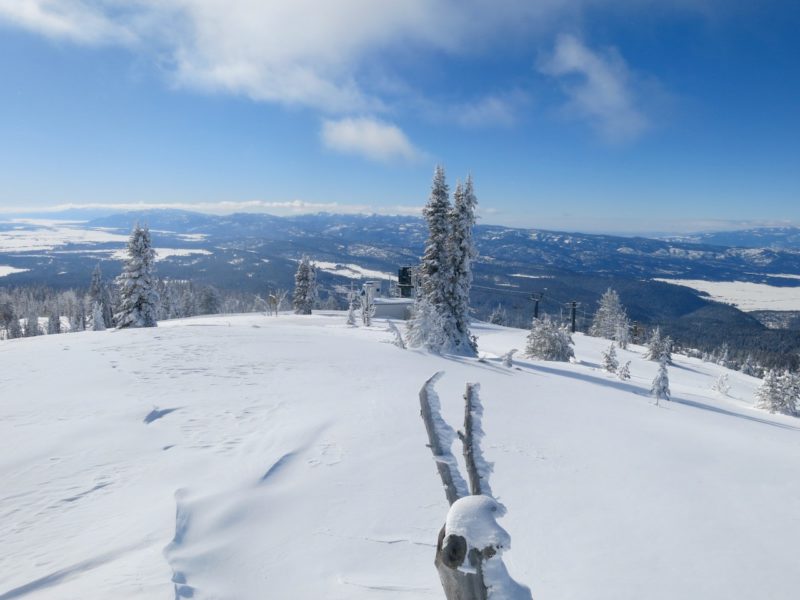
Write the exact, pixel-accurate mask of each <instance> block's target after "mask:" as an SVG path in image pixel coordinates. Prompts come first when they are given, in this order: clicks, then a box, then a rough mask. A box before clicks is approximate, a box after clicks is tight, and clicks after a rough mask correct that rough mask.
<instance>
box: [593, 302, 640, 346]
mask: <svg viewBox="0 0 800 600" xmlns="http://www.w3.org/2000/svg"><path fill="white" fill-rule="evenodd" d="M629 330H630V322H629V321H628V315H627V314H626V313H625V309H624V308H623V307H622V303H621V302H620V300H619V294H617V292H616V291H614V290H612V289H611V288H608V290H606V292H605V293H604V294H603V295H602V296H601V297H600V302H599V306H598V307H597V312H595V314H594V319H592V325H591V326H590V327H589V335H591V336H594V337H602V338H606V339H608V340H614V341H616V342H617V343H618V344H619V346H620V348H625V347H626V346H627V345H628V331H629Z"/></svg>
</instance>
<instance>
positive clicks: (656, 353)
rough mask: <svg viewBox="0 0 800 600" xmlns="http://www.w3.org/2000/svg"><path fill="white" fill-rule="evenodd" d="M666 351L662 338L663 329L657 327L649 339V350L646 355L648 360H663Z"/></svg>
mask: <svg viewBox="0 0 800 600" xmlns="http://www.w3.org/2000/svg"><path fill="white" fill-rule="evenodd" d="M663 351H664V345H663V342H662V340H661V329H659V328H658V327H656V328H655V329H654V330H653V332H652V333H651V334H650V339H649V340H648V341H647V350H646V351H645V353H644V357H645V358H646V359H647V360H661V355H662V354H663Z"/></svg>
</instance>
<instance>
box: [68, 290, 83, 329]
mask: <svg viewBox="0 0 800 600" xmlns="http://www.w3.org/2000/svg"><path fill="white" fill-rule="evenodd" d="M85 329H86V304H85V301H84V298H83V297H80V298H78V301H77V302H76V303H75V307H74V308H73V312H72V314H71V315H70V317H69V330H70V331H84V330H85Z"/></svg>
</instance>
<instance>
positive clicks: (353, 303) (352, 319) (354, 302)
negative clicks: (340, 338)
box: [347, 291, 358, 327]
mask: <svg viewBox="0 0 800 600" xmlns="http://www.w3.org/2000/svg"><path fill="white" fill-rule="evenodd" d="M357 310H358V294H356V293H355V292H353V291H351V292H350V301H349V302H348V308H347V324H348V325H349V326H350V327H356V326H357V324H356V311H357Z"/></svg>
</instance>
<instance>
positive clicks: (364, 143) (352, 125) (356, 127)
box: [320, 117, 420, 162]
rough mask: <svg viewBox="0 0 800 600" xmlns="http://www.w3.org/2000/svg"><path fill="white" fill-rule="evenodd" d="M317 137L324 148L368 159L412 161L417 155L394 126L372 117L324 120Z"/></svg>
mask: <svg viewBox="0 0 800 600" xmlns="http://www.w3.org/2000/svg"><path fill="white" fill-rule="evenodd" d="M320 135H321V137H322V143H323V144H324V145H325V146H326V147H327V148H330V149H331V150H336V151H337V152H344V153H346V154H356V155H360V156H363V157H365V158H368V159H370V160H378V161H384V162H386V161H390V160H393V159H397V158H400V159H404V160H414V159H415V158H417V157H419V155H420V154H419V152H418V151H417V150H416V148H414V146H413V145H412V144H411V142H410V141H409V140H408V138H407V137H406V135H405V134H404V133H403V132H402V131H401V130H400V129H399V128H398V127H397V126H395V125H392V124H391V123H386V122H384V121H380V120H378V119H374V118H371V117H357V118H349V117H348V118H344V119H339V120H331V119H328V120H325V121H324V122H323V123H322V131H321V132H320Z"/></svg>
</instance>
